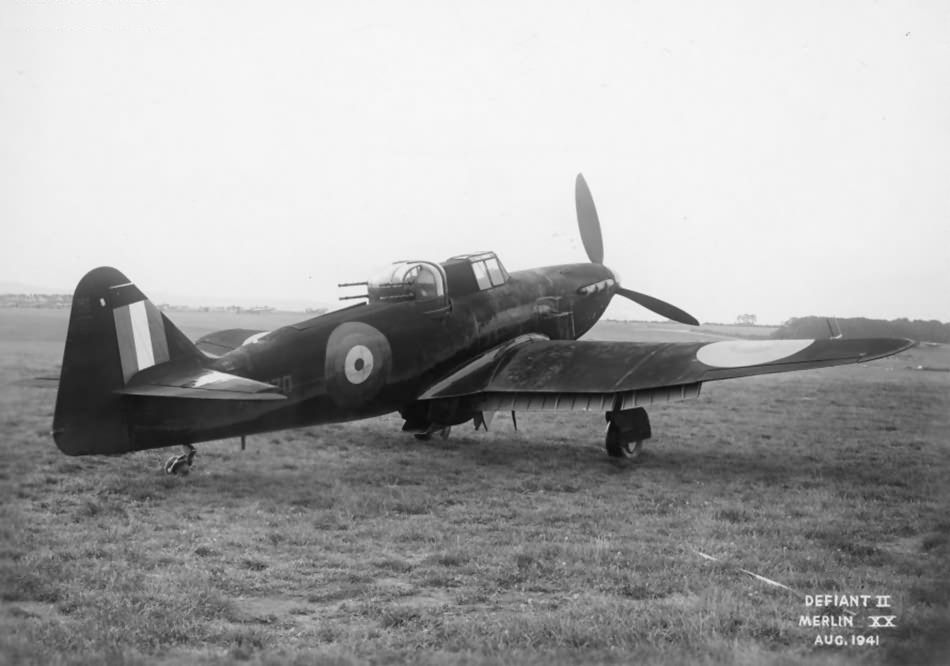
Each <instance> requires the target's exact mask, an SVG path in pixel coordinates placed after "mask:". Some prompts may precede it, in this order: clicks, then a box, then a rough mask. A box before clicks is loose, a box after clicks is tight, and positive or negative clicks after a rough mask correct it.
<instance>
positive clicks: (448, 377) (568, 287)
mask: <svg viewBox="0 0 950 666" xmlns="http://www.w3.org/2000/svg"><path fill="white" fill-rule="evenodd" d="M575 201H576V208H577V220H578V226H579V228H580V234H581V239H582V241H583V245H584V248H585V250H586V252H587V256H588V259H589V260H590V261H589V262H588V263H576V264H567V265H559V266H547V267H543V268H533V269H528V270H522V271H516V272H511V273H509V272H508V271H507V270H506V269H505V267H504V265H503V264H502V262H501V261H500V260H499V258H498V257H497V256H496V255H495V254H494V253H493V252H477V253H473V254H464V255H459V256H455V257H452V258H450V259H448V260H446V261H443V262H433V261H423V260H410V261H397V262H395V263H393V264H392V265H391V266H389V267H388V268H387V269H386V270H385V271H384V272H383V274H382V275H379V276H376V277H374V278H372V279H370V280H367V281H366V282H365V283H363V282H361V283H356V286H360V287H365V293H363V294H360V298H359V300H360V301H361V302H359V303H356V304H355V305H352V306H350V307H346V308H343V309H340V310H337V311H334V312H329V313H327V314H323V315H320V316H317V317H313V318H311V319H307V320H305V321H301V322H300V323H297V324H293V325H291V326H285V327H283V328H279V329H277V330H274V331H269V332H266V331H248V330H243V329H230V330H226V331H219V332H217V333H212V334H210V335H208V336H205V337H203V338H201V339H200V340H198V341H197V342H192V341H191V340H190V339H188V338H187V337H186V336H185V335H184V334H183V333H182V332H181V331H180V330H179V329H178V328H177V327H176V326H175V325H174V324H173V323H172V322H171V320H170V319H169V318H168V317H166V316H165V315H164V314H163V313H162V312H161V311H160V310H159V309H158V308H157V307H156V306H155V305H154V304H153V303H152V302H151V301H149V300H148V299H147V298H146V297H145V295H144V294H143V293H142V292H141V291H140V290H139V289H138V287H136V286H135V285H134V284H132V283H131V282H130V281H129V279H128V278H127V277H126V276H125V275H123V274H122V273H120V272H119V271H117V270H116V269H114V268H110V267H101V268H96V269H94V270H92V271H90V272H89V273H88V274H86V276H85V277H83V278H82V280H80V282H79V285H78V286H77V287H76V291H75V295H74V297H73V302H72V311H71V313H70V319H69V328H68V332H67V337H66V346H65V350H64V354H63V365H62V371H61V375H60V381H59V390H58V393H57V397H56V410H55V414H54V419H53V437H54V439H55V441H56V444H57V446H58V447H59V448H60V450H62V451H63V452H64V453H66V454H69V455H90V454H121V453H127V452H130V451H138V450H142V449H151V448H158V447H165V446H169V445H182V446H184V448H185V450H184V452H183V453H182V454H181V455H177V456H174V457H172V458H170V459H169V460H168V462H167V463H166V465H165V471H166V472H168V473H185V472H187V470H188V469H189V468H190V467H191V465H192V462H193V459H194V455H195V449H194V446H193V445H194V444H196V443H198V442H204V441H208V440H215V439H221V438H225V437H242V441H243V437H244V436H245V435H249V434H252V433H261V432H267V431H273V430H280V429H284V428H299V427H303V426H313V425H319V424H323V423H333V422H342V421H351V420H355V419H365V418H370V417H375V416H380V415H383V414H387V413H391V412H397V411H398V412H399V414H400V415H401V416H402V418H403V419H404V420H405V423H404V425H403V428H402V429H403V430H404V431H406V432H409V433H413V434H415V435H416V436H417V437H420V438H425V437H429V436H431V435H432V434H433V433H441V434H443V435H445V434H447V432H448V429H449V428H450V427H451V426H454V425H459V424H462V423H466V422H472V423H474V425H475V427H476V428H479V427H485V428H486V429H487V427H488V424H489V423H490V421H491V417H492V416H493V415H494V414H495V413H496V412H499V411H505V412H509V411H510V412H511V414H512V417H513V418H515V416H516V414H517V412H519V411H530V410H555V411H557V410H596V411H602V412H604V414H605V420H606V423H607V427H606V435H605V444H606V448H607V453H608V454H609V455H610V456H615V457H623V456H627V455H634V454H636V453H638V452H639V451H640V448H641V446H642V443H643V441H644V440H646V439H647V438H649V437H650V436H651V428H650V423H649V418H648V416H647V413H646V410H645V408H644V407H643V405H651V404H653V403H657V402H663V401H669V400H679V399H684V398H692V397H696V396H698V395H699V391H700V387H701V386H702V384H703V383H704V382H708V381H713V380H719V379H729V378H733V377H742V376H746V375H758V374H764V373H772V372H786V371H790V370H804V369H808V368H819V367H825V366H832V365H839V364H845V363H860V362H864V361H870V360H873V359H878V358H882V357H884V356H888V355H891V354H895V353H897V352H900V351H902V350H904V349H907V348H908V347H910V346H911V345H912V344H914V343H913V342H912V341H910V340H904V339H889V338H869V339H847V338H838V339H815V340H812V339H809V340H768V341H748V340H725V341H721V342H685V343H684V342H661V343H657V342H650V343H647V342H604V341H596V340H579V339H578V338H580V337H581V336H583V335H584V333H586V332H587V331H589V330H590V328H591V327H592V326H593V325H594V324H595V323H596V322H597V320H598V319H599V318H600V317H601V315H603V313H604V310H605V309H606V308H607V305H608V303H610V300H611V299H612V298H613V297H615V296H620V297H622V298H628V299H630V300H632V301H634V302H635V303H638V304H640V305H642V306H643V307H645V308H647V309H649V310H652V311H653V312H655V313H657V314H659V315H662V316H664V317H666V318H669V319H671V320H674V321H677V322H682V323H685V324H691V325H696V324H697V323H698V322H697V321H696V319H695V318H694V317H692V316H691V315H689V314H687V313H686V312H684V311H683V310H681V309H679V308H677V307H675V306H673V305H670V304H669V303H666V302H664V301H661V300H659V299H657V298H654V297H652V296H648V295H646V294H642V293H639V292H636V291H633V290H631V289H626V288H624V287H622V286H620V283H619V280H618V278H617V275H616V274H615V273H614V272H613V271H611V270H610V269H609V268H607V266H605V265H604V263H603V259H604V248H603V240H602V237H601V231H600V222H599V220H598V217H597V211H596V209H595V207H594V202H593V198H592V197H591V193H590V190H589V188H588V186H587V183H586V182H585V181H584V178H583V176H581V175H578V176H577V180H576V186H575ZM350 286H353V285H352V284H351V285H350ZM631 444H632V445H633V447H632V448H631Z"/></svg>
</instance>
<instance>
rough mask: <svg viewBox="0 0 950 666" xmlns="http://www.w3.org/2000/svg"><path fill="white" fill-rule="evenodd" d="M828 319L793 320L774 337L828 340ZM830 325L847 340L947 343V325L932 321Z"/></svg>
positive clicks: (860, 319)
mask: <svg viewBox="0 0 950 666" xmlns="http://www.w3.org/2000/svg"><path fill="white" fill-rule="evenodd" d="M828 320H829V318H828V317H793V318H792V319H789V320H788V321H786V322H785V323H784V324H782V325H781V326H780V327H779V329H778V330H777V331H775V332H774V333H772V337H773V338H829V337H831V336H832V333H831V330H830V329H829V327H828ZM831 322H832V326H834V327H835V328H836V330H835V333H838V332H839V331H840V332H841V333H843V334H844V336H845V337H846V338H910V339H911V340H921V341H924V342H950V324H945V323H943V322H940V321H937V320H936V319H931V320H930V321H924V320H923V319H914V320H913V321H911V320H910V319H906V318H904V319H891V320H890V321H887V320H884V319H866V318H865V317H851V318H849V319H832V320H831Z"/></svg>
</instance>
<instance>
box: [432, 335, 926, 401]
mask: <svg viewBox="0 0 950 666" xmlns="http://www.w3.org/2000/svg"><path fill="white" fill-rule="evenodd" d="M914 344H916V343H914V342H913V341H911V340H904V339H896V338H895V339H892V338H865V339H837V340H724V341H721V342H707V343H702V342H685V343H683V342H671V343H654V342H606V341H594V340H583V341H581V340H574V341H570V340H547V339H539V337H538V336H525V337H523V338H519V339H516V340H514V341H512V342H511V343H508V344H506V345H503V346H501V347H498V348H495V349H493V350H491V351H489V352H487V353H486V354H483V355H482V356H480V357H479V358H477V359H475V360H474V361H471V362H469V363H467V364H466V365H465V366H463V367H461V368H459V369H457V370H456V371H455V372H453V373H451V374H450V375H449V376H448V377H446V378H444V379H442V380H441V381H439V382H437V383H435V384H433V385H432V386H430V387H429V388H428V389H427V390H426V391H425V392H424V393H423V394H422V395H421V396H420V398H419V399H420V400H433V401H436V400H446V399H456V398H466V399H467V401H468V402H469V403H470V404H471V405H472V406H475V407H481V408H483V409H519V410H524V409H601V408H607V409H611V408H612V407H611V405H615V404H618V403H616V401H617V400H618V399H619V400H620V403H619V404H620V405H621V406H622V408H627V407H629V406H633V405H636V404H642V403H644V402H654V401H655V400H670V399H679V398H688V397H694V396H696V395H698V394H699V387H700V385H701V384H702V383H703V382H707V381H714V380H718V379H731V378H734V377H745V376H748V375H761V374H766V373H772V372H789V371H792V370H807V369H810V368H823V367H827V366H832V365H843V364H847V363H862V362H864V361H871V360H874V359H877V358H883V357H885V356H890V355H891V354H896V353H898V352H900V351H903V350H905V349H907V348H908V347H911V346H913V345H914Z"/></svg>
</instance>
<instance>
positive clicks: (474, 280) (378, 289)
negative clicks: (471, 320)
mask: <svg viewBox="0 0 950 666" xmlns="http://www.w3.org/2000/svg"><path fill="white" fill-rule="evenodd" d="M507 281H508V271H506V270H505V267H504V266H503V265H502V264H501V261H499V260H498V257H497V256H495V253H494V252H477V253H474V254H460V255H458V256H455V257H452V258H450V259H449V260H448V261H445V262H444V263H442V264H436V263H433V262H431V261H397V262H395V263H393V264H390V265H389V266H387V267H386V268H385V269H383V270H382V271H381V272H380V273H379V275H377V276H376V277H375V278H373V279H372V280H369V281H368V282H367V283H366V285H367V293H368V295H369V300H370V302H380V301H383V302H399V301H419V302H428V303H431V304H432V305H433V307H434V308H438V307H441V306H443V305H445V306H447V298H448V297H454V296H465V295H466V294H473V293H475V292H478V291H484V290H485V289H491V288H492V287H498V286H500V285H503V284H505V283H506V282H507Z"/></svg>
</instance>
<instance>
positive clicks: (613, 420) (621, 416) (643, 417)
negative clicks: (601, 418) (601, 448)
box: [604, 407, 652, 460]
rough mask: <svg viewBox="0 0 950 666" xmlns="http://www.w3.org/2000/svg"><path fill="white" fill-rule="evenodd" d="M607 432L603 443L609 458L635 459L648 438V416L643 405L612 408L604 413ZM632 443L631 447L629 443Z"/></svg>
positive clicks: (649, 434) (649, 431)
mask: <svg viewBox="0 0 950 666" xmlns="http://www.w3.org/2000/svg"><path fill="white" fill-rule="evenodd" d="M605 416H606V418H607V434H606V436H605V437H604V444H605V445H606V447H607V455H608V456H610V457H611V458H630V459H632V460H636V459H638V458H639V457H640V454H641V453H642V450H643V442H644V441H645V440H647V439H650V436H651V434H652V432H651V430H650V417H648V416H647V410H645V409H644V408H643V407H635V408H634V409H623V410H614V411H611V412H607V413H606V414H605ZM631 444H633V448H631V447H630V445H631Z"/></svg>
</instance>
